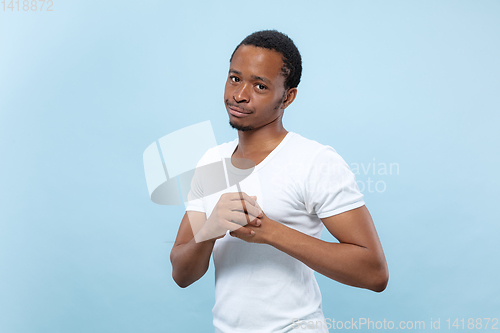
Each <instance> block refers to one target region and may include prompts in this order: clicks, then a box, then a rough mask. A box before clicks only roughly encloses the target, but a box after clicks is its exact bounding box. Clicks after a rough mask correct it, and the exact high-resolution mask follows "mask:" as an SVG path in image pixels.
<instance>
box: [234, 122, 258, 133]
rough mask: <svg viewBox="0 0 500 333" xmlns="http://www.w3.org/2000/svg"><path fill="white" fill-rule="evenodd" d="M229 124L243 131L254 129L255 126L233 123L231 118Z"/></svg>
mask: <svg viewBox="0 0 500 333" xmlns="http://www.w3.org/2000/svg"><path fill="white" fill-rule="evenodd" d="M229 125H231V127H232V128H234V129H235V130H238V131H242V132H247V131H251V130H253V129H254V127H253V126H241V125H238V124H235V123H233V122H232V121H231V120H229Z"/></svg>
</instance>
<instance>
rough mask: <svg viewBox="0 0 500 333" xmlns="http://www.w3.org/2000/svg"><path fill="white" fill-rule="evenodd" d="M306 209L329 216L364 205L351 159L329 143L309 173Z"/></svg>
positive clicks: (311, 212) (314, 161)
mask: <svg viewBox="0 0 500 333" xmlns="http://www.w3.org/2000/svg"><path fill="white" fill-rule="evenodd" d="M306 177H307V178H306V182H305V193H304V201H305V206H306V210H307V211H308V212H309V213H310V214H316V215H317V216H318V217H319V218H326V217H330V216H333V215H337V214H340V213H343V212H346V211H348V210H351V209H355V208H358V207H361V206H363V205H364V204H365V203H364V201H363V194H362V193H361V192H360V191H359V187H358V184H357V183H356V177H355V176H354V174H353V173H352V171H351V170H350V169H349V166H348V165H347V163H346V162H345V161H344V160H343V159H342V157H340V155H339V154H337V152H336V151H335V150H334V149H333V148H332V147H329V146H325V147H323V148H322V149H320V150H319V151H318V153H317V154H316V155H315V156H314V158H313V159H312V163H311V166H310V169H309V172H308V174H307V176H306Z"/></svg>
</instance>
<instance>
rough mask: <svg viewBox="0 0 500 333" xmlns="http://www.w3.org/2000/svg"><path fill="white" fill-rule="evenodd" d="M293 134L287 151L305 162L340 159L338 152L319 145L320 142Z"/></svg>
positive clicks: (329, 147)
mask: <svg viewBox="0 0 500 333" xmlns="http://www.w3.org/2000/svg"><path fill="white" fill-rule="evenodd" d="M290 134H292V136H291V138H290V141H289V144H288V145H287V146H288V147H287V151H288V152H289V153H292V154H294V155H295V156H296V157H299V158H300V159H301V160H303V161H311V162H312V161H313V160H316V159H322V158H330V159H331V158H340V159H341V157H340V155H339V154H338V153H337V151H336V150H335V149H334V148H333V147H331V146H329V145H324V144H321V143H319V142H318V141H315V140H311V139H307V138H305V137H303V136H302V135H300V134H297V133H290Z"/></svg>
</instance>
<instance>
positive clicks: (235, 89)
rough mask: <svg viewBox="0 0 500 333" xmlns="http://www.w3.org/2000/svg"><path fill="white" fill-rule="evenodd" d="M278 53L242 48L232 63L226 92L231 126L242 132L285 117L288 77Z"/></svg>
mask: <svg viewBox="0 0 500 333" xmlns="http://www.w3.org/2000/svg"><path fill="white" fill-rule="evenodd" d="M282 67H283V60H282V56H281V54H280V53H279V52H276V51H274V50H269V49H264V48H261V47H255V46H252V45H242V46H240V47H239V48H238V49H237V50H236V52H235V53H234V55H233V59H232V60H231V64H230V68H229V75H228V78H227V81H226V87H225V89H224V102H225V104H226V109H227V112H228V115H229V123H230V124H231V126H232V127H233V128H236V129H238V130H240V131H245V130H252V129H257V128H260V127H263V126H265V125H267V124H269V123H271V122H273V121H275V120H276V119H277V118H279V117H281V116H282V114H283V109H284V106H283V103H282V102H283V99H284V98H285V87H284V84H285V77H284V76H283V74H282V72H281V68H282Z"/></svg>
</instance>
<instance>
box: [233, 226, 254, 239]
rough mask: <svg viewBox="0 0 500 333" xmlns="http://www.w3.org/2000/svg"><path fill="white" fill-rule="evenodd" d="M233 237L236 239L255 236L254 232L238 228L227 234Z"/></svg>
mask: <svg viewBox="0 0 500 333" xmlns="http://www.w3.org/2000/svg"><path fill="white" fill-rule="evenodd" d="M229 234H230V235H231V236H233V237H238V236H243V235H244V236H253V235H255V231H253V230H250V229H248V228H245V227H241V228H238V229H236V230H233V231H231V232H230V233H229Z"/></svg>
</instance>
